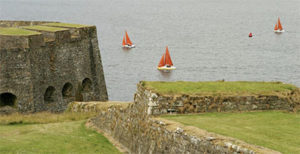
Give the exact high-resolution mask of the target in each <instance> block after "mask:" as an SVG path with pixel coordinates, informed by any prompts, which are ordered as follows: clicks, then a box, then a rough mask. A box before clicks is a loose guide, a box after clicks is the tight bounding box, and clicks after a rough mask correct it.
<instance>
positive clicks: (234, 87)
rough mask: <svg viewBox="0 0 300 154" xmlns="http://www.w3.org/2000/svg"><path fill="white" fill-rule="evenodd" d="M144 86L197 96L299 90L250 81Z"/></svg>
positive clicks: (160, 91) (270, 93) (153, 82)
mask: <svg viewBox="0 0 300 154" xmlns="http://www.w3.org/2000/svg"><path fill="white" fill-rule="evenodd" d="M142 84H143V85H144V86H145V87H146V88H148V89H151V90H153V91H155V92H158V93H161V94H191V95H193V94H197V95H215V94H223V95H244V94H245V95H249V94H252V95H256V94H265V95H272V94H275V95H276V94H279V93H288V92H291V91H292V90H295V89H297V87H296V86H294V85H291V84H284V83H281V82H250V81H234V82H222V81H215V82H213V81H208V82H183V81H177V82H161V81H143V82H142Z"/></svg>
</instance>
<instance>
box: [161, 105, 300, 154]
mask: <svg viewBox="0 0 300 154" xmlns="http://www.w3.org/2000/svg"><path fill="white" fill-rule="evenodd" d="M163 118H166V119H168V120H173V121H177V122H180V123H182V124H184V125H189V126H195V127H198V128H201V129H205V130H207V131H209V132H215V133H217V134H221V135H224V136H230V137H234V138H237V139H240V140H243V141H245V142H247V143H250V144H255V145H260V146H263V147H267V148H270V149H273V150H277V151H280V152H282V153H286V154H297V153H300V146H299V145H300V113H299V112H298V113H285V112H281V111H267V112H246V113H205V114H197V115H166V116H163Z"/></svg>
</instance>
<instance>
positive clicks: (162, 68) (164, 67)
mask: <svg viewBox="0 0 300 154" xmlns="http://www.w3.org/2000/svg"><path fill="white" fill-rule="evenodd" d="M157 69H158V70H175V69H176V67H175V66H171V67H167V66H162V67H157Z"/></svg>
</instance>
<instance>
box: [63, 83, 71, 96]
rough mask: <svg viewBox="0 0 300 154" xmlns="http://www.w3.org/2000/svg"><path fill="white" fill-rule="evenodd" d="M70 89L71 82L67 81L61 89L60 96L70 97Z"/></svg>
mask: <svg viewBox="0 0 300 154" xmlns="http://www.w3.org/2000/svg"><path fill="white" fill-rule="evenodd" d="M72 90H73V85H72V84H71V83H69V82H67V83H66V84H65V85H64V87H63V89H62V96H63V97H64V98H67V97H71V96H72Z"/></svg>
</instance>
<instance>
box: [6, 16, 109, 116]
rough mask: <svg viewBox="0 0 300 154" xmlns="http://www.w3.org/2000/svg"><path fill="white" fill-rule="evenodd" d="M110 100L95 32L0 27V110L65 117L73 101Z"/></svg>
mask: <svg viewBox="0 0 300 154" xmlns="http://www.w3.org/2000/svg"><path fill="white" fill-rule="evenodd" d="M47 24H48V25H47ZM34 25H42V26H45V28H44V27H42V28H41V27H34ZM30 26H33V27H30ZM7 27H10V28H11V29H12V31H13V30H16V29H17V30H18V29H21V30H24V29H27V30H26V32H27V31H30V32H31V31H34V32H35V33H30V34H20V35H19V34H13V33H12V34H11V33H7V34H6V33H5V32H3V31H5V30H10V29H7ZM35 28H36V29H35ZM51 28H52V29H51ZM28 29H29V30H28ZM53 29H54V30H53ZM1 31H2V33H1ZM107 99H108V96H107V91H106V85H105V79H104V74H103V68H102V63H101V56H100V50H99V47H98V39H97V31H96V27H95V26H85V25H73V24H63V23H54V24H53V23H51V22H32V21H0V108H1V107H3V106H7V105H8V106H12V107H15V108H17V109H18V110H19V111H27V112H35V111H43V110H51V111H62V110H64V109H65V108H66V107H67V104H68V103H69V102H71V101H91V100H99V101H106V100H107Z"/></svg>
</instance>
